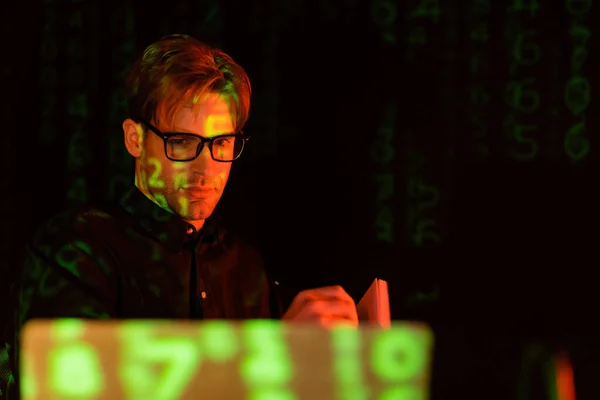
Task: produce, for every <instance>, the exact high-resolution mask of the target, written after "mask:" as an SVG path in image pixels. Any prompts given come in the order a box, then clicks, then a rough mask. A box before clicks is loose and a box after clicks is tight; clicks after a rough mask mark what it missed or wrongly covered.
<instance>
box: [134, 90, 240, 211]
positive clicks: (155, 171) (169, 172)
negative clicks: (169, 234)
mask: <svg viewBox="0 0 600 400" xmlns="http://www.w3.org/2000/svg"><path fill="white" fill-rule="evenodd" d="M156 128H158V129H159V130H160V131H161V132H164V133H170V132H180V133H193V134H195V135H199V136H203V137H214V136H217V135H223V134H227V133H232V132H234V127H233V123H232V120H231V114H230V112H229V108H228V105H227V103H226V102H225V101H224V100H223V99H222V98H221V97H219V96H217V95H209V96H208V97H207V98H206V99H205V100H204V101H201V102H199V103H198V104H196V105H195V107H194V108H179V109H178V110H177V112H176V113H175V116H174V119H173V122H172V124H168V125H165V124H164V123H162V122H160V121H159V122H158V125H157V126H156ZM230 170H231V163H230V162H218V161H215V160H213V158H212V157H211V155H210V149H209V146H208V144H205V145H204V148H203V149H202V152H201V153H200V155H199V156H198V157H197V158H196V159H195V160H192V161H187V162H177V161H171V160H169V159H168V158H167V156H166V154H165V147H164V141H163V140H162V138H160V137H158V136H157V135H155V134H154V133H153V132H151V131H150V130H149V129H147V130H146V133H145V136H144V140H143V143H141V155H140V158H139V170H138V174H137V177H136V179H137V180H139V181H138V182H136V183H137V185H138V187H140V189H142V191H146V192H147V193H148V194H150V195H151V196H152V197H153V198H154V200H155V201H156V203H158V204H159V205H160V206H161V207H163V208H165V209H167V210H170V211H172V212H174V213H175V214H178V215H179V216H181V217H182V218H183V219H184V220H187V221H197V220H203V219H206V218H208V217H209V216H210V215H211V214H212V212H213V210H214V209H215V207H216V205H217V203H218V202H219V199H220V198H221V195H222V194H223V190H224V189H225V185H226V184H227V179H228V178H229V171H230Z"/></svg>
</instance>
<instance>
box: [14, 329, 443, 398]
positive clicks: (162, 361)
mask: <svg viewBox="0 0 600 400" xmlns="http://www.w3.org/2000/svg"><path fill="white" fill-rule="evenodd" d="M432 349H433V334H432V332H431V330H430V329H429V328H428V327H427V326H426V325H423V324H420V323H413V322H395V323H392V324H391V325H390V326H389V328H388V329H381V328H379V327H376V326H365V327H362V326H361V327H360V328H359V329H352V328H347V327H346V328H341V327H340V328H336V329H333V330H331V331H328V330H325V329H321V328H318V327H311V326H294V325H290V324H282V323H280V322H277V321H272V320H251V321H244V322H236V323H232V322H228V321H204V322H197V321H194V322H191V321H190V322H187V321H159V320H154V321H144V320H129V321H92V320H48V321H43V320H39V321H31V322H29V323H28V324H27V325H26V326H25V327H24V329H23V335H22V352H21V365H20V368H21V370H20V376H21V381H20V385H21V395H22V399H23V400H33V399H64V400H68V399H110V400H119V399H136V400H139V399H145V400H152V399H155V400H175V399H211V398H218V399H263V398H264V399H267V398H269V399H275V398H277V399H311V400H314V399H349V400H350V399H353V400H356V399H382V398H386V399H408V398H410V399H427V398H428V395H429V379H430V370H431V364H432V362H431V361H432Z"/></svg>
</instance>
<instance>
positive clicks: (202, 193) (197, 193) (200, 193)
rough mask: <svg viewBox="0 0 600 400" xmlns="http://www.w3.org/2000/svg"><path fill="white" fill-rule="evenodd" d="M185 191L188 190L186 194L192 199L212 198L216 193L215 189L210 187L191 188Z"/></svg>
mask: <svg viewBox="0 0 600 400" xmlns="http://www.w3.org/2000/svg"><path fill="white" fill-rule="evenodd" d="M185 190H186V192H188V193H189V195H190V196H191V197H197V198H202V197H206V196H210V195H211V194H214V193H215V188H214V187H209V186H202V187H191V188H186V189H185Z"/></svg>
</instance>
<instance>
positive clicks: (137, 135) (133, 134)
mask: <svg viewBox="0 0 600 400" xmlns="http://www.w3.org/2000/svg"><path fill="white" fill-rule="evenodd" d="M143 133H144V132H143V131H142V126H141V125H140V124H138V123H137V122H135V121H134V120H132V119H130V118H127V119H126V120H125V121H123V138H124V140H125V147H126V148H127V151H128V152H129V154H131V155H132V156H133V157H135V158H138V157H139V156H140V155H141V154H142V145H143V143H142V142H143V137H144V135H143Z"/></svg>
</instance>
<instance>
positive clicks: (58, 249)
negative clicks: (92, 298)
mask: <svg viewBox="0 0 600 400" xmlns="http://www.w3.org/2000/svg"><path fill="white" fill-rule="evenodd" d="M115 223H117V222H116V218H115V217H114V216H113V215H111V213H109V212H107V211H105V210H102V209H100V208H98V207H93V206H85V207H78V208H73V209H69V210H66V211H63V212H61V213H58V214H56V215H54V216H52V217H50V218H49V219H47V220H46V221H45V222H44V223H42V224H41V225H39V226H38V227H37V229H36V230H35V231H34V233H33V235H32V236H31V239H30V241H29V243H28V244H27V246H26V255H27V256H28V257H30V258H33V259H42V260H43V261H45V262H50V263H51V264H54V265H56V266H60V267H64V268H66V269H68V270H70V271H71V272H72V273H75V275H79V273H77V270H80V268H75V265H77V266H80V267H83V266H84V265H88V266H90V265H98V266H101V267H102V268H101V269H102V270H103V272H107V269H108V266H107V258H108V256H107V254H106V249H105V246H104V243H103V239H102V237H103V236H102V232H103V231H104V230H106V227H107V225H113V224H115ZM86 269H88V270H89V269H90V268H86ZM79 272H81V271H79Z"/></svg>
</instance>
